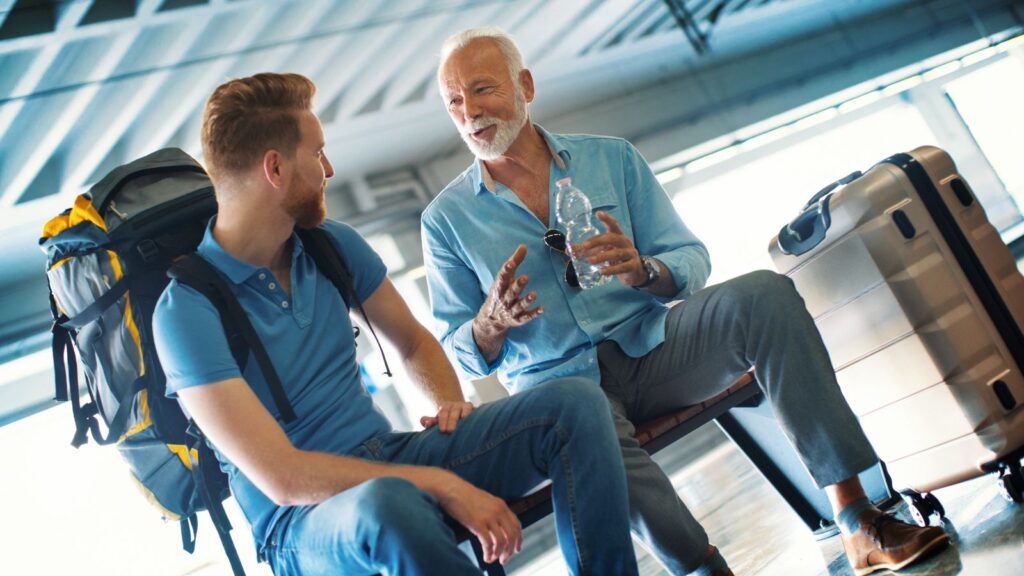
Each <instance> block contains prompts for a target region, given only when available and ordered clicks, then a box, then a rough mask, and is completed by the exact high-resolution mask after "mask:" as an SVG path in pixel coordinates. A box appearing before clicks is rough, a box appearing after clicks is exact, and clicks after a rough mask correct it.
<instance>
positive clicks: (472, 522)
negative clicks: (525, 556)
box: [438, 477, 523, 564]
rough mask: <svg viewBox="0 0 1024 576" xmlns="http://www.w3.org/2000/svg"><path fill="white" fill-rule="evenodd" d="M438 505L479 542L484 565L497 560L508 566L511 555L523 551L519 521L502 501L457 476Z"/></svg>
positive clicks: (521, 530)
mask: <svg viewBox="0 0 1024 576" xmlns="http://www.w3.org/2000/svg"><path fill="white" fill-rule="evenodd" d="M438 503H439V504H440V505H441V507H442V508H444V511H445V512H447V513H448V515H449V516H451V517H452V518H454V519H455V520H457V521H458V522H459V524H462V525H463V526H465V527H466V528H467V529H468V530H469V531H470V532H471V533H472V534H473V535H474V536H476V538H477V540H479V541H480V546H481V548H482V549H483V553H484V561H485V562H494V561H495V560H497V561H499V562H501V563H502V564H505V563H506V562H508V559H509V557H511V556H512V554H514V553H516V552H519V551H520V550H522V549H523V529H522V525H521V524H520V523H519V518H517V517H516V515H515V514H514V513H513V512H512V510H510V509H509V507H508V505H507V504H505V501H504V500H502V499H501V498H498V497H496V496H493V495H491V494H488V493H487V492H484V491H483V490H480V489H479V488H476V487H475V486H473V485H472V484H470V483H468V482H466V481H464V480H462V479H460V478H458V477H455V484H454V485H452V486H450V487H449V489H448V490H446V491H445V495H444V496H443V497H441V498H439V499H438Z"/></svg>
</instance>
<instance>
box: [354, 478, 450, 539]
mask: <svg viewBox="0 0 1024 576" xmlns="http://www.w3.org/2000/svg"><path fill="white" fill-rule="evenodd" d="M353 490H355V491H356V494H355V496H356V509H357V512H358V514H359V516H360V517H361V518H368V519H372V520H373V522H372V523H373V524H375V525H378V526H380V527H382V528H388V527H392V526H396V525H397V526H401V525H403V524H404V523H406V522H408V521H409V518H410V515H411V514H412V513H413V512H414V511H415V510H417V509H420V508H422V507H424V506H430V505H431V501H430V498H429V496H427V494H426V493H424V492H423V491H421V490H420V489H419V488H417V487H416V486H414V485H413V483H412V482H409V481H408V480H405V479H402V478H395V477H390V476H383V477H380V478H373V479H372V480H367V481H366V482H363V483H362V484H360V485H359V486H356V487H355V488H353Z"/></svg>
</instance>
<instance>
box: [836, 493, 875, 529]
mask: <svg viewBox="0 0 1024 576" xmlns="http://www.w3.org/2000/svg"><path fill="white" fill-rule="evenodd" d="M874 509H875V506H874V505H873V504H871V501H870V500H868V499H867V498H866V497H865V498H859V499H857V500H854V501H853V502H850V503H849V504H847V505H846V506H845V507H844V508H843V509H842V510H840V511H839V513H838V514H836V519H835V520H836V524H837V525H838V526H839V529H840V530H841V531H842V532H843V533H844V534H847V535H850V534H853V533H854V532H856V531H857V530H859V529H860V524H861V522H860V518H861V516H862V515H863V514H864V513H865V512H867V511H869V510H874Z"/></svg>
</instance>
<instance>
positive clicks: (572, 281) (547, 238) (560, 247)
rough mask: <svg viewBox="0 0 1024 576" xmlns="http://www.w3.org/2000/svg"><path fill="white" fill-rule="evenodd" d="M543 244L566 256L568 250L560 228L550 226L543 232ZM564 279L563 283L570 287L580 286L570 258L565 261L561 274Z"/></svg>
mask: <svg viewBox="0 0 1024 576" xmlns="http://www.w3.org/2000/svg"><path fill="white" fill-rule="evenodd" d="M544 245H545V246H547V247H548V248H551V249H552V250H554V251H555V252H559V253H561V254H562V255H563V256H566V257H568V256H569V252H568V250H567V248H568V247H567V245H566V242H565V233H564V232H562V231H561V230H556V229H554V228H552V229H551V230H548V231H547V232H545V233H544ZM562 276H563V278H564V279H565V283H566V284H568V285H569V286H570V287H572V288H579V287H580V279H579V277H578V276H576V267H575V266H573V265H572V258H569V260H568V261H567V262H566V263H565V272H564V273H563V274H562Z"/></svg>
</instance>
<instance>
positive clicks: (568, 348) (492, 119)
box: [422, 28, 948, 575]
mask: <svg viewBox="0 0 1024 576" xmlns="http://www.w3.org/2000/svg"><path fill="white" fill-rule="evenodd" d="M438 82H439V87H440V91H441V95H442V98H443V99H444V102H445V104H446V106H447V109H448V113H449V115H450V116H451V118H452V120H453V121H454V122H455V126H456V128H458V130H459V133H460V135H461V136H462V138H463V140H465V142H466V144H467V146H468V147H469V149H470V150H471V151H472V152H473V153H474V154H475V155H476V156H477V161H476V162H474V163H473V164H472V165H471V166H470V167H469V168H468V169H467V170H466V171H465V172H463V173H462V174H461V175H460V176H459V177H457V178H456V179H455V180H454V181H452V183H451V184H449V185H448V186H447V187H446V188H445V189H444V190H443V191H442V192H441V193H440V194H439V195H438V197H437V198H436V199H435V200H434V201H433V202H432V203H431V205H430V206H429V207H428V208H427V209H426V210H425V211H424V213H423V218H422V224H423V228H422V233H423V245H424V251H425V260H426V262H427V266H426V267H427V281H428V285H429V287H430V297H431V305H432V308H433V313H434V316H435V317H436V319H437V320H438V324H439V329H440V333H441V342H442V345H443V346H444V347H445V349H446V350H447V352H448V353H449V355H450V356H451V357H452V358H453V359H455V360H456V361H457V363H458V365H459V366H460V367H461V368H462V369H463V370H464V371H465V372H466V373H467V374H469V375H470V376H475V377H480V376H484V375H487V374H490V373H492V372H494V371H497V372H498V374H499V376H500V377H501V379H502V381H503V382H505V383H506V385H507V386H508V387H509V388H510V389H511V391H512V392H513V393H523V392H524V391H527V390H531V389H533V388H534V387H535V386H536V385H538V384H539V383H541V382H545V381H547V380H550V379H552V378H560V377H565V376H583V377H586V378H588V379H589V380H591V381H593V382H599V383H600V387H601V389H602V390H603V391H604V392H605V394H606V395H607V397H608V400H609V401H610V403H611V406H612V409H613V411H614V412H615V423H616V430H617V432H618V436H619V442H620V444H621V449H622V453H623V458H624V460H625V463H626V474H627V479H628V483H629V496H630V507H631V521H632V528H633V530H634V532H635V533H636V534H637V536H638V537H639V538H640V539H641V540H642V541H643V542H644V543H645V544H646V545H647V546H648V548H650V549H651V550H652V551H653V552H654V554H655V555H656V556H657V557H658V558H659V559H660V560H661V561H662V563H664V565H665V566H666V568H667V569H668V570H669V571H670V572H671V573H673V574H687V573H693V574H716V575H717V574H731V572H730V571H729V568H728V566H727V565H726V563H725V561H724V559H723V558H722V557H721V555H720V554H719V553H718V552H717V550H715V549H714V547H712V546H710V544H709V542H708V536H707V534H706V533H705V532H704V530H703V528H702V527H701V526H700V524H698V523H697V521H696V520H695V519H694V518H693V515H692V514H691V513H690V512H689V511H688V510H687V509H686V507H685V506H684V505H683V503H682V502H681V501H680V499H679V497H678V496H677V495H676V493H675V490H674V489H673V487H672V484H671V482H670V481H669V479H668V478H667V477H666V476H665V474H664V472H662V471H661V469H660V468H658V466H657V465H656V464H655V463H654V462H653V461H652V460H651V459H650V457H649V456H648V455H647V453H646V452H644V451H643V450H642V449H641V448H640V447H639V445H638V443H637V441H636V439H635V438H634V433H635V432H634V428H633V423H634V422H639V421H644V420H648V419H650V418H653V417H656V416H659V415H662V414H664V413H666V412H667V411H671V410H674V409H678V408H681V407H683V406H687V405H692V404H697V403H699V402H701V401H703V400H706V399H708V398H710V397H712V396H714V395H715V394H717V393H719V392H721V391H722V390H723V389H725V388H726V387H727V386H729V385H730V384H731V383H732V382H734V381H735V380H736V378H738V377H739V376H740V375H742V374H743V373H744V372H746V371H747V370H749V369H750V368H751V367H753V368H754V371H755V374H756V376H757V381H758V382H759V384H760V385H761V387H762V388H763V390H764V392H765V396H766V397H767V398H768V401H769V402H770V403H771V405H772V407H773V409H774V411H775V414H776V416H777V417H778V420H779V423H780V424H781V426H782V427H783V428H784V430H785V431H786V433H787V435H788V436H789V438H790V439H791V440H792V441H793V443H794V445H795V447H796V449H797V451H798V452H799V454H800V455H801V457H802V459H803V461H804V463H805V464H806V466H807V468H808V470H809V471H810V473H811V475H812V476H813V478H814V480H815V481H816V482H817V484H818V485H819V486H822V487H824V488H825V490H826V492H827V493H828V495H829V498H830V500H831V502H832V505H833V509H834V511H835V513H836V518H837V520H838V523H839V525H840V526H841V528H842V531H843V536H842V538H843V543H844V545H845V546H846V551H847V555H848V557H849V559H850V562H851V564H852V565H853V566H854V569H855V571H856V572H857V574H858V575H860V574H867V573H869V572H873V571H875V570H879V569H883V568H892V569H898V568H900V567H903V566H906V565H907V564H909V563H911V562H913V561H914V560H916V559H917V558H919V557H920V556H921V555H922V554H923V553H925V552H926V551H928V550H931V549H934V548H936V547H938V546H940V545H942V544H944V543H945V542H947V541H948V537H947V536H946V534H944V533H943V531H942V530H941V529H940V528H917V527H914V526H910V525H907V524H904V523H901V522H898V521H896V520H894V519H893V518H891V517H889V516H886V515H883V514H882V513H881V512H880V511H879V510H878V509H876V508H875V507H873V506H872V505H871V503H870V502H869V501H868V500H867V498H866V497H865V495H864V492H863V490H862V488H861V486H860V483H859V480H858V479H857V474H858V473H859V472H861V471H862V470H864V469H866V468H868V467H870V466H872V465H874V464H875V463H876V462H877V458H876V456H875V454H874V451H873V449H872V448H871V446H870V445H869V444H868V441H867V439H866V438H865V436H864V433H863V431H862V430H861V428H860V425H859V424H858V422H857V420H856V418H855V417H854V415H853V414H852V412H851V411H850V409H849V407H848V406H847V404H846V402H845V400H844V399H843V397H842V395H841V393H840V390H839V387H838V384H837V383H836V380H835V374H834V370H833V368H832V366H831V363H830V361H829V358H828V354H827V352H826V350H825V348H824V345H823V343H822V341H821V338H820V336H819V334H818V332H817V330H816V328H815V326H814V323H813V321H812V319H811V318H810V316H809V314H808V313H807V311H806V309H805V307H804V305H803V301H802V300H801V299H800V297H799V295H798V294H797V293H796V291H795V289H794V288H793V285H792V283H791V282H790V281H789V280H788V279H787V278H785V277H783V276H780V275H778V274H775V273H772V272H766V271H761V272H755V273H752V274H748V275H746V276H742V277H740V278H736V279H734V280H731V281H729V282H725V283H723V284H721V285H718V286H713V287H710V288H706V289H703V290H702V288H703V287H704V283H705V281H706V280H707V278H708V275H709V273H710V262H709V259H708V253H707V251H706V250H705V248H704V246H703V244H701V243H700V241H699V240H698V239H697V238H696V237H694V235H693V234H692V233H691V232H690V231H689V230H688V229H687V228H686V226H685V225H684V224H683V222H682V221H681V220H680V219H679V217H678V215H677V214H676V211H675V209H674V208H673V206H672V204H671V202H670V201H669V199H668V197H667V195H666V194H665V192H664V191H663V190H662V189H661V187H660V185H659V184H658V182H657V180H656V179H655V177H654V174H653V173H652V172H651V169H650V168H649V167H648V166H647V163H646V162H645V161H644V159H643V158H642V157H641V156H640V154H639V153H638V152H637V151H636V149H635V148H633V147H632V146H631V145H630V144H629V143H627V142H625V141H623V140H620V139H616V138H605V137H599V136H583V135H569V136H567V135H558V134H551V133H549V132H547V131H545V130H544V129H542V128H541V127H539V126H537V125H535V124H533V123H532V121H531V120H530V116H529V111H528V104H529V103H530V102H531V101H532V100H533V97H534V83H533V77H532V75H531V74H530V72H529V70H527V69H526V68H525V67H524V64H523V60H522V56H521V55H520V53H519V50H518V48H517V47H516V45H515V43H514V42H513V41H512V39H511V38H509V37H508V36H507V35H506V34H505V33H503V32H502V31H500V30H497V29H494V28H481V29H473V30H467V31H465V32H462V33H459V34H456V35H454V36H452V37H451V38H449V39H448V40H447V41H446V42H445V44H444V46H443V48H442V50H441V65H440V68H439V70H438ZM567 177H568V178H572V181H573V183H574V184H576V185H577V186H579V188H581V189H582V190H583V191H584V192H585V193H586V194H587V195H588V196H589V197H590V201H591V203H592V205H593V207H594V208H595V210H596V211H597V217H598V218H599V219H600V220H601V222H603V223H604V225H605V226H606V228H607V232H606V233H604V234H601V235H599V236H596V237H594V238H591V239H590V240H587V241H586V242H584V243H583V244H581V245H580V246H577V247H575V249H576V250H578V251H579V253H581V254H582V255H583V256H584V257H586V258H588V259H589V260H590V262H592V263H594V264H599V265H603V266H604V268H603V269H602V274H604V275H605V276H614V277H615V278H616V279H617V280H615V281H612V282H609V283H606V284H604V285H602V286H599V287H596V288H592V289H588V290H580V289H579V288H578V287H574V286H572V285H570V284H569V282H568V281H569V280H572V278H569V277H568V275H567V274H566V273H565V272H567V271H568V268H567V267H566V260H567V257H566V256H565V255H564V251H565V246H564V236H562V241H561V243H560V244H559V243H558V242H555V241H552V239H553V238H557V236H558V231H557V230H552V229H554V228H557V222H555V221H554V209H553V205H554V198H555V186H554V182H555V181H557V180H560V179H562V178H567ZM484 238H486V239H487V240H486V241H483V240H482V239H484ZM552 248H555V249H552ZM510 253H511V257H509V254H510ZM527 283H529V288H527ZM673 300H684V301H683V302H681V303H679V304H677V305H676V306H674V307H672V308H671V309H670V308H669V307H667V306H666V303H667V302H670V301H673ZM595 387H596V386H595ZM513 397H514V396H513Z"/></svg>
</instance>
